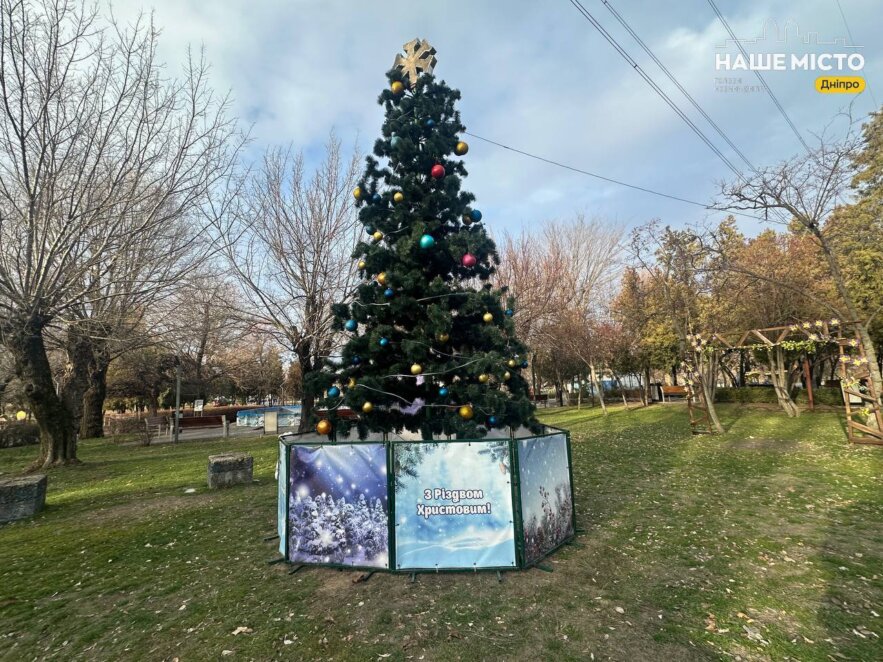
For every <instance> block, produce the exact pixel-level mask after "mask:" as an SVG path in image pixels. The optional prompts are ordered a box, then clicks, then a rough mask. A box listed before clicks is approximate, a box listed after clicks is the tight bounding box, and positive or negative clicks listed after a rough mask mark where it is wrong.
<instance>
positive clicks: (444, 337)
mask: <svg viewBox="0 0 883 662" xmlns="http://www.w3.org/2000/svg"><path fill="white" fill-rule="evenodd" d="M435 339H436V340H438V341H439V342H448V340H450V339H451V336H449V335H448V334H447V333H439V334H438V335H437V336H436V337H435Z"/></svg>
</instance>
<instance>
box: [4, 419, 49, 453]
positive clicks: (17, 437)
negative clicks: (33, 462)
mask: <svg viewBox="0 0 883 662" xmlns="http://www.w3.org/2000/svg"><path fill="white" fill-rule="evenodd" d="M39 443H40V428H38V427H37V424H36V423H10V424H9V425H6V426H4V427H0V448H13V447H14V446H30V445H32V444H39Z"/></svg>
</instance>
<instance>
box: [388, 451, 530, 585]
mask: <svg viewBox="0 0 883 662" xmlns="http://www.w3.org/2000/svg"><path fill="white" fill-rule="evenodd" d="M394 458H395V467H396V494H395V500H396V504H395V505H396V509H395V514H396V567H397V568H400V569H410V568H473V567H474V568H488V567H511V566H514V565H515V538H514V530H513V524H512V492H511V484H510V474H509V454H508V443H507V442H499V441H496V442H495V441H483V442H470V443H454V442H438V443H415V444H396V446H395V449H394Z"/></svg>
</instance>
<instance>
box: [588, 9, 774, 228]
mask: <svg viewBox="0 0 883 662" xmlns="http://www.w3.org/2000/svg"><path fill="white" fill-rule="evenodd" d="M601 2H602V3H603V4H604V6H605V7H607V9H609V10H610V13H611V14H613V16H614V17H615V18H616V20H617V21H619V23H620V25H622V27H624V28H625V29H626V30H627V31H628V33H629V34H630V35H631V36H632V38H633V39H634V40H635V41H636V42H638V45H639V46H640V47H641V48H642V49H643V50H644V52H645V53H646V54H647V55H649V56H650V58H651V59H652V60H653V61H654V62H655V63H656V64H657V66H658V67H659V68H660V69H662V71H663V73H665V75H666V76H667V77H668V79H669V80H670V81H671V82H672V83H674V85H675V86H677V88H678V89H679V90H680V91H681V93H682V94H683V95H684V96H685V97H686V98H687V100H688V101H689V102H690V103H691V104H692V105H693V108H695V109H696V110H697V111H698V112H699V113H700V114H701V115H702V117H704V118H705V120H706V121H707V122H708V123H709V124H710V125H711V126H712V127H713V128H714V129H715V131H717V133H718V135H719V136H720V137H721V138H723V139H724V140H725V141H726V143H727V144H728V145H729V146H730V148H731V149H732V150H733V151H734V152H736V154H738V155H739V158H741V159H742V161H743V162H744V163H745V165H747V166H748V167H749V168H750V169H751V171H752V172H754V173H757V168H756V167H755V166H754V164H753V163H751V161H749V160H748V157H746V156H745V154H743V153H742V150H740V149H739V148H738V147H736V145H735V143H734V142H733V141H732V140H731V139H730V137H729V136H728V135H727V134H726V133H724V130H723V129H721V128H720V127H719V126H718V125H717V123H716V122H715V121H714V120H712V119H711V117H709V115H708V113H706V112H705V110H704V109H703V108H702V106H700V105H699V102H697V101H696V100H695V99H694V98H693V96H692V95H691V94H690V93H689V92H687V90H686V89H685V88H684V86H683V85H681V83H680V81H678V79H677V78H676V77H675V75H674V74H673V73H671V71H669V69H668V67H666V66H665V65H664V64H663V63H662V62H661V61H660V60H659V58H658V57H656V54H655V53H654V52H653V51H652V50H650V47H649V46H647V44H645V43H644V41H643V40H642V39H641V38H640V37H639V36H638V34H637V33H636V32H635V31H634V30H633V29H632V27H631V26H630V25H629V23H628V21H626V20H625V19H624V18H623V17H622V16H621V15H620V13H619V12H618V11H616V9H615V8H614V7H613V5H611V4H610V3H609V2H607V0H601ZM740 179H742V177H741V175H740ZM776 216H778V217H779V220H780V221H783V222H784V214H783V213H782V211H781V210H776Z"/></svg>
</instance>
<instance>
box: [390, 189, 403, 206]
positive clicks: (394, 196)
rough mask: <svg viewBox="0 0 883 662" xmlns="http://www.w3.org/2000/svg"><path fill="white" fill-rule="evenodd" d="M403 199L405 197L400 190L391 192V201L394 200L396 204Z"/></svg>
mask: <svg viewBox="0 0 883 662" xmlns="http://www.w3.org/2000/svg"><path fill="white" fill-rule="evenodd" d="M404 199H405V194H404V193H402V192H401V191H396V192H395V193H393V194H392V201H393V202H395V203H396V204H398V203H400V202H402V201H403V200H404Z"/></svg>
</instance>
